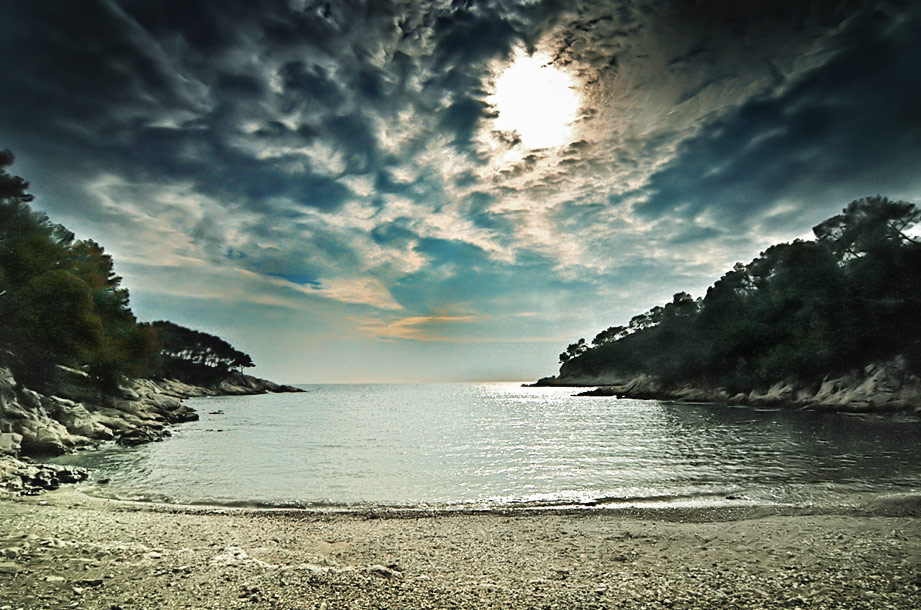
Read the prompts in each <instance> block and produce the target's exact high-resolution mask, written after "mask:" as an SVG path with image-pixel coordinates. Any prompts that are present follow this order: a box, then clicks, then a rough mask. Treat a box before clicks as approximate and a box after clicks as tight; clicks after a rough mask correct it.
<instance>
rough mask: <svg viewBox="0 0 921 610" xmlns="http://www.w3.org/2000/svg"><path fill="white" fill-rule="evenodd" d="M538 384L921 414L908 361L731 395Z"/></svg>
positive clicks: (659, 387) (626, 394)
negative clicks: (813, 380) (907, 364)
mask: <svg viewBox="0 0 921 610" xmlns="http://www.w3.org/2000/svg"><path fill="white" fill-rule="evenodd" d="M535 385H539V386H541V385H544V386H573V387H584V386H591V385H594V386H598V387H597V388H596V389H594V390H589V391H586V392H582V393H580V394H579V395H580V396H618V397H622V398H639V399H656V400H674V401H682V402H714V403H731V404H741V405H756V406H788V407H794V408H809V409H826V410H837V411H864V412H867V411H874V412H875V411H908V412H915V413H921V378H919V377H918V376H917V375H915V374H913V373H911V372H910V370H909V368H908V367H907V366H906V364H905V359H904V358H901V357H896V358H894V359H893V360H890V361H888V362H884V363H876V364H870V365H867V366H866V367H864V368H863V369H860V370H856V371H851V372H849V373H847V374H844V375H839V376H828V377H825V378H824V379H823V380H822V381H821V383H819V384H818V385H816V384H807V383H804V382H800V381H797V380H793V379H787V380H782V381H778V382H776V383H774V384H773V385H771V386H770V387H767V388H760V389H753V390H751V391H750V392H747V393H735V394H730V393H729V392H728V391H727V390H726V389H725V388H721V387H695V386H692V385H683V386H680V387H669V386H666V385H664V384H662V383H661V382H660V381H658V380H657V379H656V378H655V377H653V376H650V375H637V376H634V377H630V378H627V379H624V378H621V377H620V376H619V375H617V374H612V376H611V377H610V378H607V379H605V378H604V377H600V378H599V377H592V378H591V379H587V378H581V377H564V376H559V377H548V378H545V379H541V380H540V381H538V382H537V384H535Z"/></svg>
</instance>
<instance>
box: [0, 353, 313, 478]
mask: <svg viewBox="0 0 921 610" xmlns="http://www.w3.org/2000/svg"><path fill="white" fill-rule="evenodd" d="M68 374H69V375H70V376H71V377H76V381H72V382H71V383H62V384H61V387H60V390H61V392H60V393H61V394H62V395H46V394H40V393H38V392H35V391H33V390H31V389H29V388H25V387H22V386H20V385H18V384H17V383H16V380H15V379H14V378H13V375H12V373H10V371H9V369H5V368H0V490H2V489H6V490H8V491H17V492H20V493H34V492H35V491H36V490H38V489H55V488H56V487H58V486H59V485H60V484H61V483H70V482H75V481H79V480H82V479H84V478H86V476H87V473H86V472H85V471H83V470H82V469H79V468H70V467H63V466H54V465H39V464H35V463H32V462H30V461H26V460H25V459H23V458H29V457H46V456H54V455H61V454H64V453H68V452H71V451H76V450H79V449H82V448H87V447H93V446H96V445H97V444H98V443H100V442H103V441H115V442H117V443H119V444H121V445H126V446H130V445H138V444H141V443H147V442H152V441H158V440H162V439H164V438H166V437H168V436H170V426H171V425H173V424H178V423H182V422H187V421H193V420H196V419H198V414H197V413H195V411H194V410H193V409H191V408H190V407H188V406H186V405H185V404H183V402H182V400H183V399H185V398H190V397H196V396H216V395H247V394H264V393H267V392H300V391H301V390H299V389H298V388H294V387H291V386H283V385H278V384H275V383H272V382H271V381H266V380H264V379H259V378H256V377H252V376H250V375H244V374H242V373H234V374H232V375H230V376H228V377H226V378H225V379H223V380H221V381H220V382H218V383H216V384H212V385H208V386H200V385H191V384H188V383H184V382H182V381H177V380H173V379H158V380H152V379H135V380H128V381H126V382H125V384H124V385H123V386H122V387H120V388H119V390H118V391H117V392H116V393H112V394H102V393H93V394H88V393H87V391H86V388H85V387H84V386H82V385H81V384H80V383H79V381H80V380H79V372H77V371H69V372H68ZM65 396H66V397H65Z"/></svg>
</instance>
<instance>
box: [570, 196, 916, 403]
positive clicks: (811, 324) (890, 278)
mask: <svg viewBox="0 0 921 610" xmlns="http://www.w3.org/2000/svg"><path fill="white" fill-rule="evenodd" d="M919 220H921V210H919V209H918V208H917V207H916V206H915V205H913V204H911V203H907V202H904V201H890V200H889V199H886V198H884V197H879V196H876V197H868V198H864V199H859V200H857V201H853V202H851V203H850V204H849V205H848V206H847V207H846V208H845V209H844V210H843V211H842V213H840V214H838V215H836V216H834V217H832V218H829V219H828V220H826V221H824V222H822V223H821V224H819V225H817V226H816V227H814V228H813V233H814V234H815V237H816V238H815V240H809V241H805V240H796V241H794V242H793V243H783V244H778V245H775V246H772V247H770V248H768V249H767V250H765V251H764V252H762V253H761V255H760V256H758V257H757V258H756V259H754V260H753V261H752V262H750V263H749V264H747V265H743V264H741V263H737V264H736V265H735V267H733V269H732V270H731V271H729V272H728V273H726V274H725V275H724V276H723V277H722V278H720V280H719V281H717V282H716V283H715V284H714V285H713V286H711V287H710V288H709V289H708V290H707V294H706V296H705V297H704V298H702V299H700V298H698V299H694V298H692V297H691V296H690V295H689V294H687V293H685V292H681V293H678V294H676V295H675V296H674V298H673V300H672V302H670V303H667V304H665V305H663V306H657V307H653V308H652V309H651V310H649V311H648V312H646V313H643V314H640V315H637V316H635V317H634V318H633V319H631V320H630V322H629V324H627V325H626V326H613V327H611V328H607V329H605V330H603V331H601V332H600V333H598V335H597V336H596V337H595V338H594V339H593V341H592V343H591V345H589V344H587V343H586V342H585V340H584V339H580V340H579V341H578V342H576V343H573V344H571V345H569V346H568V347H567V349H566V350H565V351H564V352H563V353H562V354H560V361H561V362H562V368H561V370H560V374H561V377H575V376H591V377H595V376H598V377H614V376H619V377H624V376H629V375H636V374H642V373H645V374H649V375H652V376H654V377H656V378H658V379H660V380H661V381H662V382H664V383H666V384H672V385H676V384H692V385H698V386H701V387H708V386H721V387H724V388H727V389H729V390H731V391H740V392H741V391H748V390H751V389H753V388H758V387H765V386H767V385H770V384H772V383H775V382H777V381H781V380H785V379H796V380H800V381H805V382H814V381H819V380H821V379H822V378H823V377H824V376H825V375H828V374H830V373H836V372H845V371H848V370H852V369H855V368H858V367H862V366H865V365H866V364H869V363H871V362H878V361H883V360H887V359H890V358H893V357H895V356H898V355H901V356H904V357H905V358H906V360H907V363H908V365H909V367H910V368H911V369H912V370H914V371H919V370H921V240H919V238H918V237H917V234H915V233H913V232H912V229H913V227H915V225H917V223H918V221H919Z"/></svg>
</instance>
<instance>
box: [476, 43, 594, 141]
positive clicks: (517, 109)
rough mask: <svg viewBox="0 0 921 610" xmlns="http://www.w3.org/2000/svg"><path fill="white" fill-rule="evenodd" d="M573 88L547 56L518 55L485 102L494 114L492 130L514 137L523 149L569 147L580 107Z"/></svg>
mask: <svg viewBox="0 0 921 610" xmlns="http://www.w3.org/2000/svg"><path fill="white" fill-rule="evenodd" d="M575 85H576V84H575V81H574V80H573V78H572V77H571V76H570V75H569V74H567V73H566V72H564V71H563V70H560V69H558V68H556V67H555V66H553V63H552V60H551V59H550V58H549V57H548V56H546V55H544V54H535V55H525V54H524V53H522V52H518V53H517V54H516V56H515V58H514V59H513V61H512V63H511V64H510V65H509V66H508V68H506V69H505V70H504V71H503V72H502V73H501V74H500V75H499V77H498V78H497V79H496V82H495V92H494V93H493V95H491V96H490V97H489V98H487V101H488V102H489V103H490V104H492V106H493V108H494V109H495V110H496V112H497V114H498V116H497V117H496V119H495V123H494V125H495V127H496V128H497V129H499V130H500V131H510V132H515V133H517V134H518V136H519V138H520V140H521V144H522V145H523V146H524V147H525V148H530V149H535V148H553V147H557V146H562V145H564V144H567V143H569V142H570V141H571V135H572V124H573V122H574V121H575V119H576V116H577V113H578V111H579V106H580V100H579V94H578V92H577V91H576V86H575Z"/></svg>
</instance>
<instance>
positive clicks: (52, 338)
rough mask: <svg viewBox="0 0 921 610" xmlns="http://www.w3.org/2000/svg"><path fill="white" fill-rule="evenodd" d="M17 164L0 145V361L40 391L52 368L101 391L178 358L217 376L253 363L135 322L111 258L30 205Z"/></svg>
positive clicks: (215, 343)
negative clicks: (78, 375) (13, 169)
mask: <svg viewBox="0 0 921 610" xmlns="http://www.w3.org/2000/svg"><path fill="white" fill-rule="evenodd" d="M13 161H14V157H13V154H12V153H11V152H10V151H8V150H2V151H0V365H3V366H8V367H10V368H11V369H12V370H13V372H14V374H15V376H16V378H17V379H19V380H20V381H21V382H23V383H25V384H27V385H30V386H32V387H37V388H47V387H50V386H53V384H54V382H55V377H56V371H57V367H56V365H65V366H68V367H73V368H78V369H82V370H84V371H85V372H86V373H88V375H89V376H90V377H91V378H92V379H94V380H95V381H96V382H97V383H98V384H99V385H100V386H101V387H103V388H108V387H112V386H114V385H115V384H117V382H118V380H119V378H120V377H122V376H129V377H136V376H149V375H161V374H163V373H164V367H167V368H168V365H169V363H171V362H172V361H173V360H175V359H180V360H183V359H184V360H188V361H189V362H191V363H193V364H195V365H196V366H201V367H206V369H208V370H212V369H213V370H214V371H215V372H216V374H222V373H223V374H227V372H229V371H230V370H232V369H235V370H239V369H240V368H241V367H248V366H253V363H252V360H251V359H250V357H249V356H247V355H246V354H244V353H242V352H239V351H237V350H235V349H234V348H233V347H231V346H230V345H229V344H228V343H227V342H225V341H223V340H222V339H220V338H218V337H215V336H213V335H208V334H206V333H199V332H198V331H193V330H190V329H187V328H184V327H181V326H177V325H175V324H171V323H169V322H156V323H154V324H138V322H137V319H136V318H135V316H134V313H133V312H132V311H131V308H130V306H129V301H130V298H129V294H128V290H127V289H126V288H124V287H123V286H122V285H121V282H122V278H121V277H119V276H118V275H117V274H116V273H115V267H114V263H113V261H112V257H111V256H110V255H109V254H107V253H106V252H105V250H104V249H103V247H102V246H100V245H99V244H98V243H96V242H94V241H92V240H76V238H75V236H74V234H73V233H72V232H71V231H69V230H67V228H65V227H64V226H62V225H60V224H56V223H53V222H52V221H51V220H49V218H48V217H47V215H45V214H43V213H41V212H36V211H33V210H32V209H31V207H30V206H29V203H30V202H31V201H32V200H33V196H32V195H31V194H29V193H28V189H29V184H28V182H26V181H25V180H23V179H22V178H20V177H18V176H14V175H11V174H10V173H9V172H8V171H7V168H8V167H10V166H11V165H12V164H13ZM173 368H175V367H173Z"/></svg>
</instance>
